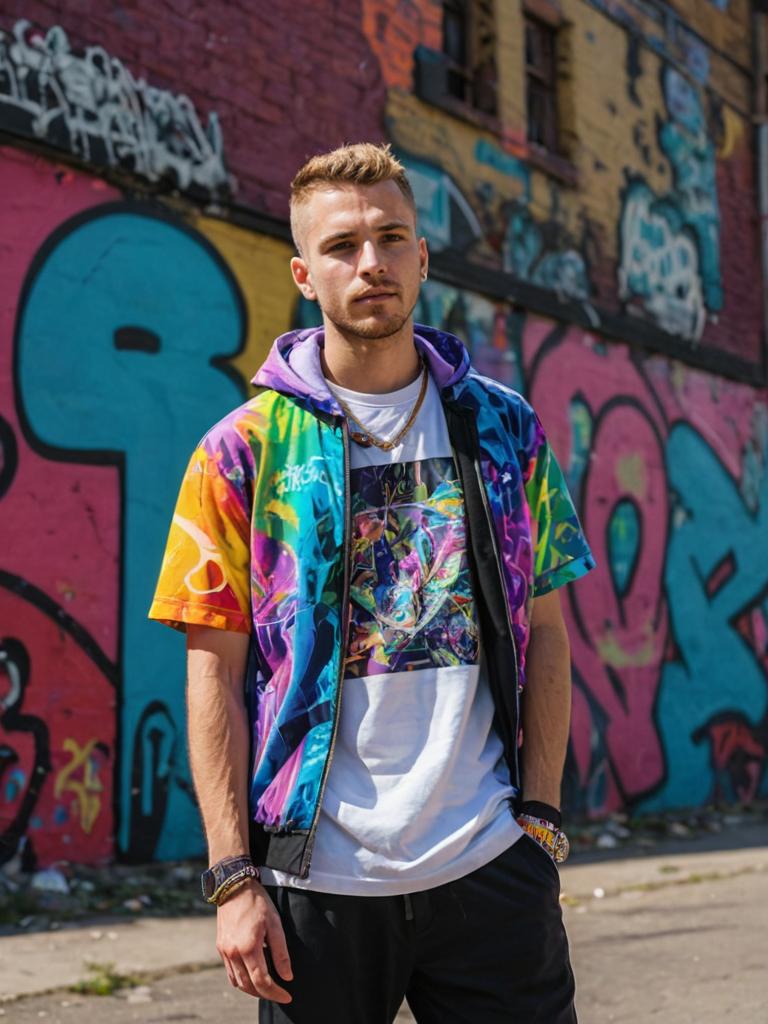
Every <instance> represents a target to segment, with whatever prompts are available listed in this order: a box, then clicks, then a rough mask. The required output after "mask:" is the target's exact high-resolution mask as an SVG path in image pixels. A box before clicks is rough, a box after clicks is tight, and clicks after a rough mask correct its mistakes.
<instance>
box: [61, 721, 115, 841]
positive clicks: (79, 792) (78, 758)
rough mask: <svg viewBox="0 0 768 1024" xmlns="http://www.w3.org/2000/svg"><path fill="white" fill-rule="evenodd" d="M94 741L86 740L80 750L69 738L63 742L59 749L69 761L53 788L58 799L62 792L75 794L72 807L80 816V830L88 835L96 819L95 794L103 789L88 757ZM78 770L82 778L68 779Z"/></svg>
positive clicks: (98, 804)
mask: <svg viewBox="0 0 768 1024" xmlns="http://www.w3.org/2000/svg"><path fill="white" fill-rule="evenodd" d="M97 742H98V740H97V739H96V737H94V738H93V739H92V740H88V742H87V743H86V744H85V746H84V747H81V746H80V744H79V743H78V742H77V740H74V739H72V738H69V739H66V740H64V743H63V745H62V747H63V749H64V751H66V753H68V754H71V755H72V760H71V761H70V762H69V764H67V765H65V766H64V767H63V768H62V769H61V771H60V772H59V774H58V775H57V776H56V784H55V787H54V796H56V797H60V796H61V794H62V793H66V792H70V793H74V794H75V807H76V808H77V809H78V811H79V814H80V827H81V828H82V830H83V831H84V832H85V833H87V834H88V835H90V833H91V831H92V830H93V826H94V824H95V823H96V819H97V818H98V816H99V811H100V810H101V797H100V796H99V795H98V794H99V793H101V792H102V791H103V789H104V786H103V785H102V783H101V780H100V779H99V777H98V774H97V771H96V770H95V769H94V764H93V760H92V758H91V754H92V752H93V748H94V747H95V746H96V743H97ZM80 769H82V772H83V774H82V778H81V779H73V778H71V776H72V775H73V774H74V773H75V772H76V771H78V770H80Z"/></svg>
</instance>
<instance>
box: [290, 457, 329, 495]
mask: <svg viewBox="0 0 768 1024" xmlns="http://www.w3.org/2000/svg"><path fill="white" fill-rule="evenodd" d="M316 483H320V484H325V485H326V486H327V485H328V483H329V481H328V473H327V472H326V470H325V463H324V460H323V458H322V457H321V456H319V455H313V456H312V458H311V459H310V460H309V462H289V463H287V464H286V466H285V468H284V469H283V471H282V472H281V473H279V474H278V476H277V480H276V482H275V490H276V492H277V493H278V494H279V495H280V497H283V495H285V494H294V493H296V492H297V491H303V490H304V488H305V487H307V486H309V485H310V484H316ZM336 490H337V493H338V490H339V489H338V488H336Z"/></svg>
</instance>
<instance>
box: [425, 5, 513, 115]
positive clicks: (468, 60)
mask: <svg viewBox="0 0 768 1024" xmlns="http://www.w3.org/2000/svg"><path fill="white" fill-rule="evenodd" d="M442 13H443V39H442V49H441V50H429V49H427V48H426V47H423V46H420V47H418V49H417V50H416V55H415V56H416V93H417V95H418V96H420V97H421V98H422V99H424V100H426V101H427V102H428V103H433V104H434V105H435V106H439V107H443V108H445V109H447V110H451V112H452V113H454V114H458V116H470V117H471V115H472V114H479V115H481V117H485V118H489V117H490V118H495V117H496V110H497V103H496V93H497V74H496V24H495V20H494V0H444V2H443V5H442Z"/></svg>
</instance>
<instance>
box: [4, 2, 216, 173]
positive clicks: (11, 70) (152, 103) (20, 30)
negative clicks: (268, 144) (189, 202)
mask: <svg viewBox="0 0 768 1024" xmlns="http://www.w3.org/2000/svg"><path fill="white" fill-rule="evenodd" d="M0 110H5V111H6V113H7V114H10V113H12V112H13V113H15V114H16V115H17V118H18V120H17V122H16V123H17V124H18V125H19V130H21V131H24V132H25V133H29V134H31V135H32V136H33V137H35V138H37V139H44V140H45V141H47V142H51V143H53V144H54V145H58V146H61V147H62V148H65V149H69V150H70V151H71V152H73V153H75V154H76V155H77V156H80V157H82V158H83V159H85V160H93V161H94V162H97V163H98V162H104V163H106V164H108V165H110V166H114V167H117V166H119V167H122V168H125V169H126V170H130V171H132V172H133V173H135V174H139V175H141V176H143V177H145V178H148V179H149V180H150V181H159V180H160V179H161V178H163V177H164V176H166V175H170V176H172V177H173V178H174V180H175V182H176V183H177V185H178V187H179V188H181V189H186V188H188V187H189V186H190V185H197V186H199V187H201V188H203V189H206V190H210V191H215V190H216V189H220V188H221V187H223V186H226V185H227V183H228V175H227V171H226V168H225V166H224V154H223V145H222V137H221V130H220V128H219V122H218V118H217V116H216V114H215V113H211V114H210V115H209V119H208V127H207V129H203V127H202V125H201V124H200V120H199V118H198V115H197V112H196V110H195V107H194V105H193V103H192V101H191V100H190V99H189V98H188V97H187V96H184V95H174V94H173V93H170V92H167V91H166V90H163V89H157V88H154V87H153V86H150V85H148V84H147V83H146V82H145V81H144V79H143V78H139V79H137V78H134V76H133V75H132V74H131V72H130V71H129V70H128V68H126V67H125V65H124V64H123V63H122V62H121V61H120V60H118V58H117V57H111V56H110V55H109V54H108V53H107V52H106V51H105V50H104V49H103V48H102V47H100V46H90V47H88V49H87V50H86V51H85V54H84V55H83V56H77V55H76V54H75V53H73V52H72V49H71V47H70V44H69V39H68V38H67V34H66V32H65V31H64V29H62V28H59V27H55V28H51V29H50V30H49V31H48V32H47V33H46V34H45V35H43V34H42V33H41V32H39V31H37V30H35V29H33V27H32V26H31V24H30V23H29V22H28V21H24V20H22V21H18V22H17V23H16V25H15V26H14V28H13V33H12V34H8V33H7V32H2V31H0Z"/></svg>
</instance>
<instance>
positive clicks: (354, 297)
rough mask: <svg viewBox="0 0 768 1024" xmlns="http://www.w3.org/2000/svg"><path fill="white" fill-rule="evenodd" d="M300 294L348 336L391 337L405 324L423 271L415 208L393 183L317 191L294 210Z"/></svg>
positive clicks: (423, 253) (294, 262)
mask: <svg viewBox="0 0 768 1024" xmlns="http://www.w3.org/2000/svg"><path fill="white" fill-rule="evenodd" d="M297 212H298V220H297V229H298V234H299V236H300V237H299V242H300V244H301V250H302V254H301V256H296V257H294V258H293V259H292V260H291V271H292V273H293V278H294V280H295V282H296V284H297V285H298V287H299V290H300V291H301V293H302V295H304V297H305V298H307V299H317V301H318V303H319V305H320V308H321V309H322V311H323V315H324V317H325V319H326V322H328V321H330V323H332V324H334V326H336V327H337V328H338V330H339V331H340V333H342V334H343V335H344V336H346V337H358V338H366V339H376V338H388V337H390V336H391V335H393V334H396V333H397V332H398V331H399V330H400V329H401V328H402V327H403V326H404V325H405V324H406V323H407V322H408V320H409V319H410V316H411V313H412V312H413V308H414V306H415V305H416V300H417V299H418V295H419V286H420V284H421V281H422V280H424V278H425V277H426V272H427V246H426V242H425V241H424V239H423V238H417V237H416V218H415V215H414V211H413V207H412V206H411V205H410V204H409V203H408V201H407V200H406V198H405V196H404V195H403V194H402V192H401V191H400V189H399V188H398V187H397V185H396V184H395V182H394V181H382V182H379V183H378V184H377V185H346V184H344V185H339V186H329V187H328V188H321V189H318V190H317V191H316V192H313V193H311V194H310V196H309V197H308V198H307V200H306V201H305V202H304V203H302V204H301V206H300V207H299V209H298V211H297Z"/></svg>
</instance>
